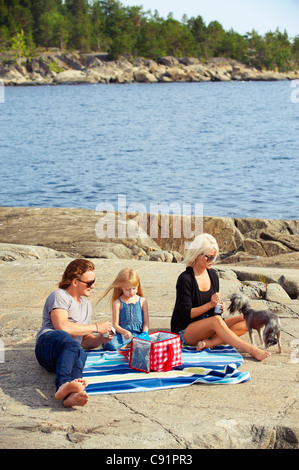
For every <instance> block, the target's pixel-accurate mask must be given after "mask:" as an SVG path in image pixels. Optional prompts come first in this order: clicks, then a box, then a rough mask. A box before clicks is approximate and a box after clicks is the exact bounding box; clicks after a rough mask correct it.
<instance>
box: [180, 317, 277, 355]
mask: <svg viewBox="0 0 299 470" xmlns="http://www.w3.org/2000/svg"><path fill="white" fill-rule="evenodd" d="M229 323H230V322H229ZM237 323H238V322H236V323H233V324H232V322H231V327H232V328H233V327H234V329H235V330H236V328H237V331H238V332H240V331H241V327H240V325H239V326H238V327H236V325H237ZM214 334H215V336H214V337H213V338H212V339H211V340H208V339H206V338H209V337H210V336H212V335H214ZM184 336H185V340H186V341H187V343H188V344H190V345H193V346H196V345H197V344H198V343H199V341H201V342H202V344H201V346H202V347H201V349H204V348H207V347H215V346H216V345H217V344H222V343H225V344H229V345H231V346H233V347H234V348H238V349H241V350H242V351H245V352H247V353H249V354H250V355H251V356H253V357H254V358H255V359H257V360H259V361H262V360H264V359H266V358H267V357H269V356H270V355H271V354H270V353H269V352H267V351H263V350H262V349H260V348H258V347H257V346H253V345H252V344H249V343H247V342H246V341H244V340H243V339H241V338H239V336H237V334H236V333H234V331H232V330H231V329H230V328H229V326H228V325H227V324H226V322H225V321H224V320H223V319H222V318H221V317H220V316H219V315H217V316H215V317H211V318H206V319H204V320H199V321H197V322H194V323H190V325H189V326H188V327H187V328H186V331H185V335H184ZM219 341H220V342H219ZM215 343H216V344H215ZM211 345H212V346H211Z"/></svg>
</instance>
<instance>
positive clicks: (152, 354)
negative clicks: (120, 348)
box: [129, 331, 182, 372]
mask: <svg viewBox="0 0 299 470" xmlns="http://www.w3.org/2000/svg"><path fill="white" fill-rule="evenodd" d="M149 337H150V341H148V340H144V339H141V338H136V337H134V338H132V341H131V348H130V361H129V367H131V369H135V370H139V371H142V372H150V371H151V370H152V371H156V372H160V371H165V372H166V371H169V370H170V369H172V368H173V367H175V366H179V365H181V363H182V360H181V348H182V344H181V340H180V337H179V335H177V334H175V333H170V332H168V331H156V332H154V333H150V334H149Z"/></svg>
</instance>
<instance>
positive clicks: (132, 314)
mask: <svg viewBox="0 0 299 470" xmlns="http://www.w3.org/2000/svg"><path fill="white" fill-rule="evenodd" d="M112 289H113V293H112V299H111V303H112V324H113V326H114V328H115V331H116V334H115V335H114V337H113V339H112V340H111V341H110V342H109V343H105V344H103V349H108V350H110V351H116V350H117V349H119V348H121V347H122V346H124V345H125V344H127V343H129V342H130V341H131V338H132V337H133V336H137V335H140V334H141V333H143V332H148V328H149V316H148V304H147V301H146V300H145V299H144V298H143V293H142V289H141V285H140V279H139V276H138V274H137V273H136V271H135V270H134V269H131V268H125V269H122V270H121V271H120V272H119V273H118V275H117V277H116V279H115V280H114V281H113V282H112V284H110V286H109V287H108V289H107V290H106V292H104V294H103V295H102V296H101V297H100V299H99V302H100V300H102V299H103V298H104V297H105V296H106V295H107V294H108V292H110V291H111V290H112Z"/></svg>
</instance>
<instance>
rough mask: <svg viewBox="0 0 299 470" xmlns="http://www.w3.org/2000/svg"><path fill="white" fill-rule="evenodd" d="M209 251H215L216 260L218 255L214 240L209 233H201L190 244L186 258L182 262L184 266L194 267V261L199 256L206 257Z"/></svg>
mask: <svg viewBox="0 0 299 470" xmlns="http://www.w3.org/2000/svg"><path fill="white" fill-rule="evenodd" d="M211 250H216V258H217V256H218V255H219V247H218V243H217V241H216V238H214V237H213V236H212V235H210V234H209V233H202V234H201V235H198V236H197V237H195V238H194V240H193V241H192V242H191V243H190V246H189V247H188V249H187V250H186V256H185V258H184V262H185V264H186V266H191V267H192V266H194V264H195V261H196V260H197V258H198V257H199V256H204V255H208V254H209V253H210V252H211Z"/></svg>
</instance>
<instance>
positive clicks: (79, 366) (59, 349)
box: [35, 330, 87, 390]
mask: <svg viewBox="0 0 299 470" xmlns="http://www.w3.org/2000/svg"><path fill="white" fill-rule="evenodd" d="M35 356H36V359H37V361H38V363H39V364H40V365H41V366H42V367H44V368H45V369H46V370H47V371H48V372H56V379H55V385H56V390H58V389H59V387H60V386H61V385H62V384H64V383H66V382H71V381H72V380H74V379H79V378H82V375H83V368H84V365H85V361H86V357H87V356H86V353H85V351H84V350H83V349H82V348H81V346H80V344H79V343H78V342H77V341H75V340H74V338H72V336H71V335H70V334H69V333H66V332H65V331H61V330H55V331H46V332H45V333H43V334H42V335H41V336H40V337H39V338H38V340H37V342H36V346H35Z"/></svg>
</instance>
